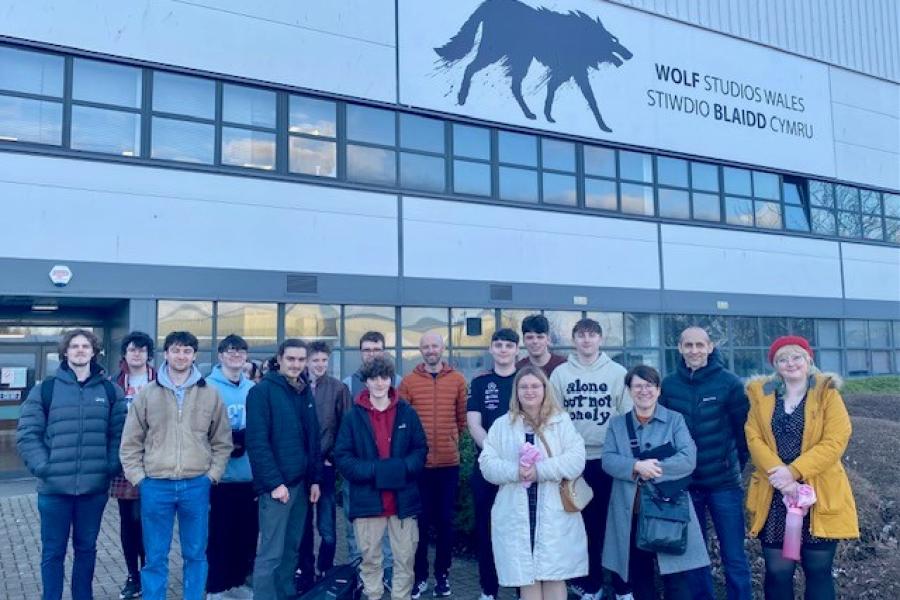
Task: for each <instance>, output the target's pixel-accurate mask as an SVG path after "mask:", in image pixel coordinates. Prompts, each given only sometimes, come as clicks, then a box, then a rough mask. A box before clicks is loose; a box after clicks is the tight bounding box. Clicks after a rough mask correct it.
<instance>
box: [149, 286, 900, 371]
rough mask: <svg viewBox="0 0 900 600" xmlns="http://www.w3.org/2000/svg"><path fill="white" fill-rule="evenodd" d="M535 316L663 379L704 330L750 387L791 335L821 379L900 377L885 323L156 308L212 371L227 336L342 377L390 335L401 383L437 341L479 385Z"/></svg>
mask: <svg viewBox="0 0 900 600" xmlns="http://www.w3.org/2000/svg"><path fill="white" fill-rule="evenodd" d="M535 312H543V314H544V315H546V317H547V319H548V321H549V322H550V338H551V343H552V345H553V347H554V349H555V350H556V351H558V352H563V353H565V352H567V351H569V350H571V343H572V342H571V331H572V326H573V325H574V324H575V322H576V321H578V319H581V318H582V317H584V316H588V317H591V318H593V319H596V320H597V321H599V322H600V324H601V326H602V327H603V333H604V342H603V345H604V349H605V350H606V351H607V352H608V353H609V354H610V356H611V357H612V358H613V360H616V361H618V362H620V363H622V364H623V365H626V366H633V365H635V364H650V365H653V366H655V367H658V368H660V369H661V370H662V371H664V372H665V371H670V370H672V369H673V368H674V365H675V364H676V363H677V360H678V351H677V348H676V347H677V345H678V336H679V335H680V333H681V331H683V330H684V329H685V328H686V327H688V326H691V325H699V326H701V327H703V328H705V329H706V330H707V331H709V332H710V336H711V338H712V339H713V340H714V341H715V342H716V344H717V346H718V347H719V349H720V350H721V351H722V353H723V356H724V358H725V360H726V362H727V364H728V365H729V367H730V368H732V369H734V370H735V371H736V372H737V373H738V374H739V375H741V376H745V377H746V376H750V375H754V374H758V373H766V372H769V371H770V367H769V365H768V364H767V363H766V358H765V355H766V351H767V349H768V345H769V344H770V343H771V341H772V340H773V339H775V338H776V337H778V336H781V335H787V334H797V335H802V336H804V337H806V338H807V339H808V340H809V341H810V343H811V344H812V345H813V347H814V348H815V350H816V363H817V364H818V366H819V367H820V368H822V369H823V370H828V371H835V372H838V373H845V374H850V375H862V374H882V373H891V372H893V373H900V321H887V320H869V321H867V320H859V319H847V320H843V321H841V320H837V319H801V318H787V317H732V316H727V317H726V316H721V315H683V314H668V315H656V314H645V313H622V312H592V311H587V312H584V311H549V310H546V311H538V310H530V309H494V308H445V307H406V306H404V307H399V308H397V307H393V306H354V305H337V304H276V303H240V302H212V301H175V300H172V301H167V300H164V301H160V302H159V303H158V307H157V331H158V333H159V338H160V339H159V342H160V346H161V345H162V341H163V338H164V337H165V335H166V333H168V332H170V331H174V330H179V329H187V330H189V331H192V332H194V334H195V335H197V337H198V338H199V339H200V344H201V350H202V352H201V359H200V360H201V363H203V364H205V365H206V366H208V365H209V363H210V362H211V361H212V360H214V348H215V346H216V344H217V342H218V340H220V339H222V338H223V337H225V336H226V335H228V334H229V333H238V334H240V335H242V336H244V337H245V338H246V339H247V341H248V343H249V344H250V347H251V356H252V357H254V358H257V359H264V358H267V357H269V356H271V355H272V354H273V353H274V351H275V348H276V344H277V343H278V341H279V340H282V339H285V338H288V337H301V338H304V339H307V340H313V339H319V340H325V341H327V342H328V343H329V344H330V345H331V346H332V347H333V348H334V350H335V352H334V357H333V360H332V365H331V366H332V372H333V373H334V374H335V375H341V376H346V375H348V374H350V373H352V372H354V371H355V370H356V369H357V368H358V366H359V364H360V360H361V358H360V355H359V350H358V341H359V338H360V337H361V336H362V335H363V334H364V333H365V332H366V331H370V330H374V331H380V332H382V333H383V334H384V336H385V340H386V344H387V347H388V348H389V351H390V353H391V355H392V356H394V357H395V358H396V357H397V356H398V355H399V357H400V361H399V364H398V369H399V370H400V371H401V372H402V373H408V372H409V371H410V370H412V368H413V367H414V366H415V365H416V364H418V363H419V362H421V357H420V355H419V351H418V343H419V338H420V337H421V335H422V334H423V333H425V332H427V331H439V332H441V333H442V334H443V335H444V337H445V339H446V340H447V348H448V354H447V358H448V359H449V360H450V362H451V363H452V364H453V365H454V366H455V367H456V368H459V369H460V370H462V371H463V372H464V373H465V374H466V375H467V376H469V377H471V376H473V375H474V374H476V373H477V372H479V371H481V370H483V369H485V368H489V367H490V357H489V355H488V354H487V351H486V349H487V347H488V345H489V344H490V338H491V335H492V334H493V333H494V331H496V330H497V329H498V328H500V327H510V328H512V329H514V330H515V331H521V324H522V320H523V319H524V318H525V317H526V316H527V315H529V314H533V313H535ZM522 354H523V356H524V350H523V351H522Z"/></svg>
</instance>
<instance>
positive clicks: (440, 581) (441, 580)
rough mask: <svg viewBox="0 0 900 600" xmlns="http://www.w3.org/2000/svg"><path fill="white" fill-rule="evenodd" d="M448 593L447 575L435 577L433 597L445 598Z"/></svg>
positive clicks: (448, 582)
mask: <svg viewBox="0 0 900 600" xmlns="http://www.w3.org/2000/svg"><path fill="white" fill-rule="evenodd" d="M450 594H451V592H450V580H449V579H448V578H447V576H446V575H444V576H443V577H437V578H436V579H435V582H434V597H435V598H445V597H447V596H449V595H450Z"/></svg>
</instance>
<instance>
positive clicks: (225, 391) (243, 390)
mask: <svg viewBox="0 0 900 600" xmlns="http://www.w3.org/2000/svg"><path fill="white" fill-rule="evenodd" d="M206 380H207V381H208V382H209V383H211V384H212V385H214V386H216V389H217V390H219V395H220V396H221V397H222V402H223V403H224V404H225V408H226V410H228V419H229V421H231V432H232V437H233V438H240V445H241V446H243V436H244V431H245V430H246V429H247V410H246V408H247V392H249V391H250V388H252V387H253V382H252V381H250V380H249V379H247V377H246V376H244V374H243V373H241V378H240V380H239V381H238V383H237V384H235V383H234V382H233V381H231V380H230V379H228V377H226V376H225V373H223V372H222V365H216V366H215V367H213V370H212V372H211V373H210V374H209V377H207V378H206ZM237 441H238V440H236V442H237ZM236 445H237V443H236ZM222 481H225V482H227V481H233V482H234V481H253V474H252V473H251V472H250V457H249V456H247V453H246V452H244V453H242V454H241V455H240V456H234V455H232V457H231V458H230V459H228V464H227V465H226V466H225V474H224V475H223V476H222Z"/></svg>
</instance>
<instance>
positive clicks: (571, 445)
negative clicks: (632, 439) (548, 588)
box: [478, 413, 588, 587]
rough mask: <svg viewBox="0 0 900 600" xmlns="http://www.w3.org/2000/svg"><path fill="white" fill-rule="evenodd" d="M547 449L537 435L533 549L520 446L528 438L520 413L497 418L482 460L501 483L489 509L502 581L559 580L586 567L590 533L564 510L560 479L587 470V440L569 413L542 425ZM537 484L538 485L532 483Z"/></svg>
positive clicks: (508, 583)
mask: <svg viewBox="0 0 900 600" xmlns="http://www.w3.org/2000/svg"><path fill="white" fill-rule="evenodd" d="M543 434H544V437H545V438H546V440H547V443H548V444H549V445H550V454H552V458H548V456H547V451H546V448H544V445H543V443H542V442H541V440H540V438H539V437H537V436H535V445H536V446H537V447H538V448H539V449H540V450H541V452H542V454H543V455H544V458H543V459H542V460H540V461H539V462H538V463H537V477H538V483H537V485H538V498H537V511H536V526H535V533H534V550H533V551H532V550H531V532H530V527H529V515H528V494H527V491H526V489H525V488H524V487H523V486H522V482H520V481H519V450H520V449H521V447H522V444H524V443H525V426H524V422H523V420H522V419H521V418H519V419H517V420H516V421H515V422H510V419H509V417H508V416H505V415H504V416H502V417H500V418H498V419H497V420H496V421H494V424H493V425H492V426H491V429H490V431H488V436H487V438H486V439H485V442H484V449H483V450H482V452H481V456H480V457H479V459H478V464H479V465H480V467H481V472H482V474H483V475H484V478H485V479H487V480H488V481H490V482H491V483H494V484H497V485H499V486H500V490H499V492H498V493H497V499H496V500H495V501H494V506H493V508H492V509H491V542H492V545H493V548H494V562H495V564H496V566H497V577H498V579H499V581H500V585H502V586H506V587H521V586H526V585H531V584H532V583H534V582H535V581H561V580H564V579H573V578H575V577H582V576H584V575H587V572H588V554H587V536H586V535H585V532H584V522H583V521H582V519H581V514H580V513H567V512H565V510H563V507H562V501H561V500H560V496H559V482H560V481H561V480H562V479H563V478H566V479H573V478H575V477H577V476H579V475H581V473H582V471H584V461H585V454H584V440H583V439H582V437H581V436H580V435H579V434H578V432H577V431H575V427H574V426H573V425H572V421H571V419H570V418H569V416H568V415H566V414H565V413H561V414H556V415H554V416H553V417H551V418H550V422H549V423H547V425H546V426H545V427H544V431H543ZM532 485H535V484H532Z"/></svg>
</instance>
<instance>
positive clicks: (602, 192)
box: [583, 146, 619, 211]
mask: <svg viewBox="0 0 900 600" xmlns="http://www.w3.org/2000/svg"><path fill="white" fill-rule="evenodd" d="M583 151H584V174H585V178H584V205H585V207H587V208H598V209H601V210H609V211H615V210H618V209H619V198H618V190H617V185H616V181H615V179H616V151H615V150H613V149H612V148H601V147H598V146H584V147H583Z"/></svg>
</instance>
